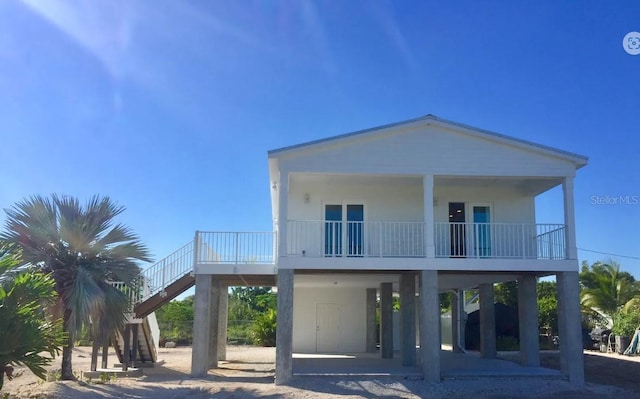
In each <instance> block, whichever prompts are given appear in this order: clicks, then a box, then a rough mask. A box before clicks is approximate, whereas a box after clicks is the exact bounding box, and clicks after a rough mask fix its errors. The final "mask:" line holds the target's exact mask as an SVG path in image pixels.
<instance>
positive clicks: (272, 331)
mask: <svg viewBox="0 0 640 399" xmlns="http://www.w3.org/2000/svg"><path fill="white" fill-rule="evenodd" d="M276 325H277V313H276V311H275V309H267V310H266V311H265V312H264V313H262V314H260V315H259V316H258V317H257V318H256V320H255V321H254V322H253V325H252V330H253V343H254V344H255V345H260V346H276Z"/></svg>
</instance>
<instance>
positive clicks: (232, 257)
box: [196, 231, 277, 264]
mask: <svg viewBox="0 0 640 399" xmlns="http://www.w3.org/2000/svg"><path fill="white" fill-rule="evenodd" d="M196 236H197V251H196V256H197V258H196V259H197V262H198V263H205V264H206V263H213V264H215V263H223V264H274V263H275V254H276V252H277V251H276V244H277V242H276V234H275V233H273V232H210V231H200V232H198V233H197V235H196Z"/></svg>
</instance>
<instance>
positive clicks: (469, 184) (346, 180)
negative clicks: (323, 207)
mask: <svg viewBox="0 0 640 399" xmlns="http://www.w3.org/2000/svg"><path fill="white" fill-rule="evenodd" d="M291 181H292V182H293V183H295V182H304V183H313V184H327V183H332V184H344V185H370V184H375V185H383V186H392V187H402V186H422V176H411V175H349V174H344V175H340V174H315V173H294V174H292V175H291ZM560 184H562V180H561V179H560V178H550V177H512V176H435V178H434V186H435V187H436V188H437V187H465V188H475V187H483V188H494V189H500V188H511V189H513V188H515V189H517V190H518V191H520V192H522V193H524V194H529V195H538V194H541V193H543V192H545V191H547V190H549V189H551V188H553V187H555V186H558V185H560Z"/></svg>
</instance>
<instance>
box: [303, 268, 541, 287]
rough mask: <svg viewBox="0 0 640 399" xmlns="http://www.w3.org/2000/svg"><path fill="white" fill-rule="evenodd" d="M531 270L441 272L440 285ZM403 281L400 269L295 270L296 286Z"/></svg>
mask: <svg viewBox="0 0 640 399" xmlns="http://www.w3.org/2000/svg"><path fill="white" fill-rule="evenodd" d="M524 274H529V273H523V272H508V271H505V272H499V273H490V272H484V273H482V272H475V273H474V272H439V273H438V289H439V291H441V292H445V291H448V290H452V289H471V288H477V287H478V285H479V284H484V283H503V282H507V281H513V280H516V279H517V278H518V277H520V276H522V275H524ZM531 274H534V275H535V276H536V277H543V276H546V275H549V273H545V272H539V273H531ZM399 281H400V274H399V273H393V272H390V273H372V272H370V271H367V272H363V273H347V272H341V273H340V272H336V271H332V272H330V273H329V272H327V273H322V272H321V271H318V272H314V273H311V272H307V273H303V274H300V273H299V272H298V273H296V274H295V281H294V283H295V286H296V287H300V288H378V287H379V286H380V284H381V283H392V284H393V289H394V291H397V290H398V283H399ZM418 289H419V287H418V282H417V280H416V291H418Z"/></svg>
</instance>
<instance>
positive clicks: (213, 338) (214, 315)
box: [208, 277, 222, 369]
mask: <svg viewBox="0 0 640 399" xmlns="http://www.w3.org/2000/svg"><path fill="white" fill-rule="evenodd" d="M221 291H222V284H221V282H220V280H219V279H217V278H214V277H212V278H211V302H210V305H209V313H210V315H209V363H208V364H209V368H210V369H215V368H217V367H218V334H219V319H220V317H219V316H220V295H221Z"/></svg>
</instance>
